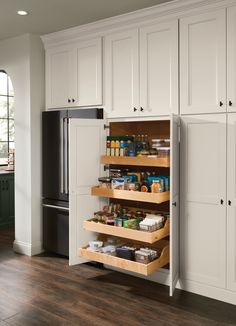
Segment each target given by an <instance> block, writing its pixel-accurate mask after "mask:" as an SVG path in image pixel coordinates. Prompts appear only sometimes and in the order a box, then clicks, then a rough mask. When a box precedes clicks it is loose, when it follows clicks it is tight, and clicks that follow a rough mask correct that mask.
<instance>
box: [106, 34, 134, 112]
mask: <svg viewBox="0 0 236 326" xmlns="http://www.w3.org/2000/svg"><path fill="white" fill-rule="evenodd" d="M104 55H105V57H104V62H105V107H106V111H107V112H108V115H109V117H129V116H134V115H135V114H136V113H138V112H139V111H138V106H139V77H138V76H139V67H138V30H129V31H126V32H121V33H115V34H112V35H109V36H107V37H105V54H104Z"/></svg>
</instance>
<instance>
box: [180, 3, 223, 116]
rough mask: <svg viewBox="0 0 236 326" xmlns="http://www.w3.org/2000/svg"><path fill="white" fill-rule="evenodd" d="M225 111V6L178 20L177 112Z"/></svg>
mask: <svg viewBox="0 0 236 326" xmlns="http://www.w3.org/2000/svg"><path fill="white" fill-rule="evenodd" d="M224 111H226V13H225V10H224V9H221V10H217V11H213V12H208V13H204V14H198V15H194V16H189V17H187V18H183V19H181V20H180V113H181V114H192V113H214V112H215V113H216V112H224Z"/></svg>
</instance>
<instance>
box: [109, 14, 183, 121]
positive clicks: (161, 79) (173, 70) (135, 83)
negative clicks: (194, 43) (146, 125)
mask: <svg viewBox="0 0 236 326" xmlns="http://www.w3.org/2000/svg"><path fill="white" fill-rule="evenodd" d="M139 35H140V36H139ZM104 42H105V51H104V52H105V53H104V63H105V107H106V111H107V112H108V115H109V117H112V118H113V117H117V118H118V117H132V116H157V115H166V116H167V115H170V114H171V113H178V22H177V20H175V21H171V22H168V23H156V24H152V25H148V26H144V27H141V28H140V29H139V30H138V29H135V30H129V31H125V32H120V33H114V34H111V35H109V36H107V37H105V41H104Z"/></svg>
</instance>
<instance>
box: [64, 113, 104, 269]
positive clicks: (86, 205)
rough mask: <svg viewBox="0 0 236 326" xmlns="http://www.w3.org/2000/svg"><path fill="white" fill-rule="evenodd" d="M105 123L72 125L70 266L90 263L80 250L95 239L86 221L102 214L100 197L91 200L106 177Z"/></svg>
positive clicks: (72, 122) (73, 122) (85, 121)
mask: <svg viewBox="0 0 236 326" xmlns="http://www.w3.org/2000/svg"><path fill="white" fill-rule="evenodd" d="M105 135H106V134H105V131H104V120H95V119H94V120H93V119H70V122H69V140H70V142H69V205H70V212H69V264H70V265H75V264H81V263H84V262H86V260H85V259H83V258H80V257H79V254H78V251H79V250H78V249H79V248H80V247H81V246H82V245H86V244H87V243H88V242H89V241H90V240H94V239H95V237H96V236H95V234H94V233H92V232H88V231H85V230H84V229H83V221H84V220H87V219H89V218H91V217H92V216H93V213H94V212H95V211H98V210H100V206H101V201H100V200H99V197H94V196H91V187H92V186H94V185H96V184H97V183H98V177H99V176H101V175H102V173H104V172H102V165H101V164H100V157H101V155H102V154H103V153H105Z"/></svg>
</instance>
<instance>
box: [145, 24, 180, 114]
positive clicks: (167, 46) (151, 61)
mask: <svg viewBox="0 0 236 326" xmlns="http://www.w3.org/2000/svg"><path fill="white" fill-rule="evenodd" d="M140 106H141V107H143V109H144V111H143V112H142V115H169V114H171V113H177V114H178V21H177V20H175V21H172V22H168V23H159V24H154V25H150V26H147V27H142V28H140Z"/></svg>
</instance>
